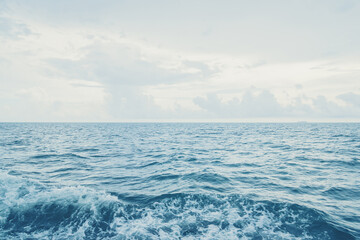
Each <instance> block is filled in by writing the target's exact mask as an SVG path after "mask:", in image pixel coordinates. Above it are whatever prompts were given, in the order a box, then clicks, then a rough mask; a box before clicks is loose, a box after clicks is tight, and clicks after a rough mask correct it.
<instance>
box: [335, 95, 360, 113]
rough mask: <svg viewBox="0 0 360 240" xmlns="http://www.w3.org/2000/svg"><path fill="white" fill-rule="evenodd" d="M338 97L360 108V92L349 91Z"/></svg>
mask: <svg viewBox="0 0 360 240" xmlns="http://www.w3.org/2000/svg"><path fill="white" fill-rule="evenodd" d="M338 98H339V99H341V100H343V101H345V102H346V103H348V104H350V105H352V106H355V107H359V108H360V94H356V93H352V92H348V93H344V94H341V95H339V96H338ZM359 111H360V109H359Z"/></svg>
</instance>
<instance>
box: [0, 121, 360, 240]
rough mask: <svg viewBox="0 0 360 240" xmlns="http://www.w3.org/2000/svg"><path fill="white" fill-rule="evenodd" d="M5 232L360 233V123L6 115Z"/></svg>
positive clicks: (0, 139)
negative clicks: (99, 120) (54, 119)
mask: <svg viewBox="0 0 360 240" xmlns="http://www.w3.org/2000/svg"><path fill="white" fill-rule="evenodd" d="M0 184H1V185H0V239H345V240H346V239H359V238H360V124H305V123H303V124H301V123H298V124H205V123H204V124H203V123H197V124H189V123H187V124H170V123H169V124H167V123H166V124H165V123H163V124H155V123H153V124H152V123H144V124H142V123H141V124H140V123H138V124H80V123H72V124H65V123H56V124H55V123H26V124H25V123H1V124H0Z"/></svg>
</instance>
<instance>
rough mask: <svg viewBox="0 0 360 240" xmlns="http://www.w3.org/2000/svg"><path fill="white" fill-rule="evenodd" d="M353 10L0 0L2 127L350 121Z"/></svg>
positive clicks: (354, 108)
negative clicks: (71, 123) (44, 123)
mask: <svg viewBox="0 0 360 240" xmlns="http://www.w3.org/2000/svg"><path fill="white" fill-rule="evenodd" d="M359 43H360V1H357V0H343V1H341V0H340V1H339V0H336V1H335V0H319V1H310V0H282V1H280V0H274V1H267V0H262V1H260V0H254V1H250V0H249V1H230V0H229V1H220V0H218V1H214V0H198V1H190V0H183V1H175V0H174V1H171V0H170V1H169V0H166V1H165V0H163V1H156V0H155V1H145V0H144V1H137V0H135V1H130V0H129V1H122V0H121V1H115V0H113V1H112V0H108V1H92V0H86V1H85V0H82V1H78V0H72V1H67V0H65V1H45V0H43V1H34V0H27V1H16V0H12V1H6V0H0V121H85V122H86V121H91V122H93V121H148V120H149V121H150V120H151V121H187V120H189V121H193V120H200V121H223V120H224V121H253V120H254V121H269V120H270V121H287V120H289V121H297V120H309V121H313V120H316V121H359V120H360V44H359Z"/></svg>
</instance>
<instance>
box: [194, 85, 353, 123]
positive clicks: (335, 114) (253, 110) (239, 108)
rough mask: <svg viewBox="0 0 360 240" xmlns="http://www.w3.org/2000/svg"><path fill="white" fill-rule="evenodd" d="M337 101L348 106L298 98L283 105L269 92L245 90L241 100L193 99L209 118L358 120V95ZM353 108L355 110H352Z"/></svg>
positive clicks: (304, 97)
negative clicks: (344, 101) (346, 103)
mask: <svg viewBox="0 0 360 240" xmlns="http://www.w3.org/2000/svg"><path fill="white" fill-rule="evenodd" d="M339 98H341V99H343V100H346V101H347V102H348V103H350V105H347V106H341V105H339V104H337V103H335V102H333V101H330V100H328V99H327V98H326V97H324V96H322V95H319V96H317V97H315V98H307V97H306V96H303V98H297V99H295V101H294V102H292V103H290V104H288V105H286V106H283V105H281V104H279V102H278V101H277V100H276V98H275V96H274V95H273V94H272V93H271V92H270V91H268V90H260V91H259V90H258V89H248V90H246V91H244V94H243V97H242V98H241V100H240V99H239V98H233V99H231V100H230V101H227V102H224V101H221V99H220V98H219V96H218V95H217V94H216V93H211V94H208V95H207V96H206V97H196V98H194V103H195V104H196V105H198V106H199V107H201V108H202V109H203V110H205V111H206V113H207V116H208V117H215V118H238V119H240V118H245V119H246V118H264V119H266V118H278V119H281V118H293V119H296V118H300V119H311V118H313V119H326V118H344V117H348V118H357V117H360V108H359V107H360V101H359V100H360V95H358V94H353V93H347V94H343V95H340V96H339ZM354 106H355V107H354Z"/></svg>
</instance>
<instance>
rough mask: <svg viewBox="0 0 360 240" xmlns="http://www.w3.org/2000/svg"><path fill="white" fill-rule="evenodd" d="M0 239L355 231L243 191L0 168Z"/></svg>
mask: <svg viewBox="0 0 360 240" xmlns="http://www.w3.org/2000/svg"><path fill="white" fill-rule="evenodd" d="M0 180H1V183H2V184H1V186H2V187H1V188H0V238H4V239H29V238H30V239H34V238H35V239H239V238H240V239H241V238H243V239H355V237H354V236H353V235H351V232H350V231H349V230H347V229H345V228H341V227H339V226H337V225H336V224H334V223H332V222H331V221H329V219H328V216H327V215H326V214H325V213H323V212H320V211H317V210H315V209H311V208H307V207H304V206H301V205H297V204H290V203H284V202H272V201H255V200H252V199H250V198H248V197H246V196H242V195H236V194H233V195H227V196H224V195H206V194H185V193H176V194H165V195H161V196H142V197H141V196H129V195H128V194H116V193H112V194H111V193H106V192H101V191H96V190H93V189H90V188H85V187H65V186H46V185H43V184H41V183H39V182H35V181H29V180H26V179H23V178H20V177H14V176H9V175H7V174H3V175H0Z"/></svg>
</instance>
